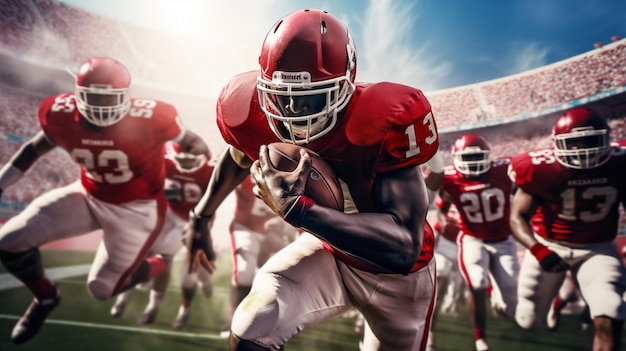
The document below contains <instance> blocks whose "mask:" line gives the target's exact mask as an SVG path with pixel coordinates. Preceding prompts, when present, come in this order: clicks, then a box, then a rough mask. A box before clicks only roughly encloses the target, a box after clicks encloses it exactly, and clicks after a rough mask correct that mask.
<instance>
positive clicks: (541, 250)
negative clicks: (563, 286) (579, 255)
mask: <svg viewBox="0 0 626 351" xmlns="http://www.w3.org/2000/svg"><path fill="white" fill-rule="evenodd" d="M530 253H532V254H533V256H535V258H536V259H537V261H539V265H540V266H541V269H543V270H544V271H546V272H553V273H558V272H564V271H566V270H568V269H569V264H567V263H566V262H565V261H563V259H562V258H561V256H559V255H558V254H557V253H556V252H554V251H552V250H550V249H548V248H547V247H545V246H544V245H542V244H539V243H536V244H535V245H533V247H531V248H530Z"/></svg>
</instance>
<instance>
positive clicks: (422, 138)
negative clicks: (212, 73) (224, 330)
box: [217, 71, 439, 266]
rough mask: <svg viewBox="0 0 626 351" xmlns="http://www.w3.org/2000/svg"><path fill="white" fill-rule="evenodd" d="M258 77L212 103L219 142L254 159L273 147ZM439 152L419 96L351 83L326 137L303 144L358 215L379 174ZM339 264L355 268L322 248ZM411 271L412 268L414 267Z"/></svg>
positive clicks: (395, 87) (427, 252) (429, 236)
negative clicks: (339, 183) (337, 181)
mask: <svg viewBox="0 0 626 351" xmlns="http://www.w3.org/2000/svg"><path fill="white" fill-rule="evenodd" d="M259 73H260V72H258V71H252V72H248V73H244V74H241V75H238V76H236V77H234V78H233V79H231V81H230V82H228V83H227V84H226V85H225V87H224V88H223V90H222V92H221V94H220V96H219V98H218V101H217V125H218V127H219V129H220V132H221V133H222V136H223V137H224V140H225V141H226V142H227V143H228V144H231V145H233V146H234V147H235V148H237V149H239V150H241V151H243V152H244V153H245V154H246V155H247V156H248V157H250V158H251V159H253V160H256V159H258V156H259V147H260V146H261V145H264V144H270V143H273V142H279V141H280V140H279V139H278V137H276V135H275V134H274V133H273V132H272V131H271V129H270V127H269V124H268V121H267V117H266V116H265V114H264V113H263V111H262V110H261V108H260V106H259V101H258V96H257V90H256V82H257V77H258V76H259ZM438 146H439V139H438V135H437V126H436V124H435V120H434V118H433V115H432V112H431V107H430V104H429V102H428V100H427V99H426V97H424V95H423V94H422V92H421V91H419V90H417V89H415V88H411V87H408V86H404V85H400V84H392V83H377V84H365V83H356V90H355V92H354V94H353V96H352V98H351V100H350V103H349V104H348V106H347V107H346V108H345V109H344V111H343V113H342V115H341V117H340V118H338V121H337V124H336V125H335V127H334V128H333V130H332V132H330V133H328V134H326V135H324V136H322V137H321V138H319V139H316V140H314V141H312V142H311V143H309V144H307V146H306V147H307V148H308V149H310V150H312V151H314V152H316V153H318V154H319V155H320V156H321V157H322V158H323V159H324V160H326V161H327V162H328V164H329V165H330V167H331V168H332V169H333V171H334V172H335V174H336V175H337V176H338V177H339V178H341V179H342V180H343V181H344V182H346V184H347V185H348V187H349V189H350V194H351V195H352V197H353V199H354V202H355V205H356V207H357V209H358V210H359V212H373V211H374V204H373V203H372V198H371V193H372V184H373V182H374V179H375V178H376V175H377V174H379V173H383V172H387V171H392V170H395V169H400V168H404V167H411V166H417V165H419V164H422V163H424V162H426V161H428V160H429V159H430V158H431V157H432V156H433V155H434V154H435V153H436V152H437V148H438ZM423 241H424V242H423V246H422V253H421V256H420V257H419V260H418V262H419V264H420V265H422V266H423V265H425V264H427V263H428V262H429V261H430V259H431V258H432V254H433V252H432V251H433V244H434V236H433V233H432V229H431V228H430V226H429V225H428V224H426V225H425V232H424V240H423ZM327 248H328V250H330V251H332V252H333V253H334V254H335V255H336V256H337V257H338V258H339V259H341V260H343V261H345V262H347V263H349V264H352V265H357V264H358V263H357V262H356V261H354V260H352V259H350V258H349V257H347V256H345V255H344V254H342V253H340V252H338V251H337V250H335V249H333V248H332V247H330V246H328V245H327ZM416 265H417V264H416Z"/></svg>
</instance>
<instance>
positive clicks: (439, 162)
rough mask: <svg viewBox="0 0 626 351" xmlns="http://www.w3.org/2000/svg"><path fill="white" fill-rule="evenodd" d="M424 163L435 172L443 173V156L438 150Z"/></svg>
mask: <svg viewBox="0 0 626 351" xmlns="http://www.w3.org/2000/svg"><path fill="white" fill-rule="evenodd" d="M424 165H425V166H426V167H428V169H430V171H431V172H433V173H443V168H444V167H443V156H441V153H440V152H439V151H437V153H435V154H434V155H433V157H431V158H430V160H428V161H427V162H426V163H425V164H424Z"/></svg>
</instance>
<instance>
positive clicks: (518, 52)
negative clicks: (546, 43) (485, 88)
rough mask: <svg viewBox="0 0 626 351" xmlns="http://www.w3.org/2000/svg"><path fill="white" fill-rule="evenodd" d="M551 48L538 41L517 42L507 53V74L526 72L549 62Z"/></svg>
mask: <svg viewBox="0 0 626 351" xmlns="http://www.w3.org/2000/svg"><path fill="white" fill-rule="evenodd" d="M549 52H550V49H549V48H547V47H541V46H540V45H539V44H537V43H533V42H530V43H517V44H514V45H513V49H512V50H511V52H510V53H509V54H508V55H507V59H506V62H505V65H504V68H505V73H506V75H511V74H516V73H521V72H525V71H528V70H531V69H534V68H538V67H541V66H545V65H547V64H548V60H547V56H548V53H549Z"/></svg>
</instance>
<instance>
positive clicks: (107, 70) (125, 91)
mask: <svg viewBox="0 0 626 351" xmlns="http://www.w3.org/2000/svg"><path fill="white" fill-rule="evenodd" d="M75 96H76V107H77V108H78V111H79V112H80V114H81V116H83V117H84V118H85V119H86V120H87V121H89V123H91V124H93V125H96V126H98V127H107V126H110V125H113V124H115V123H117V122H118V121H119V120H121V119H122V118H123V117H124V116H126V114H127V113H128V111H129V110H130V73H129V72H128V70H127V69H126V67H124V65H123V64H121V63H120V62H118V61H116V60H114V59H112V58H109V57H95V58H92V59H89V60H88V61H87V62H85V63H83V64H82V65H81V66H80V68H79V69H78V74H77V75H76V88H75Z"/></svg>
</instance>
